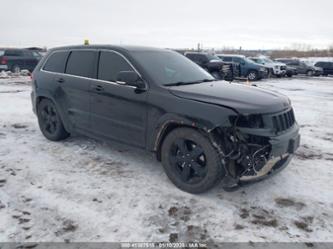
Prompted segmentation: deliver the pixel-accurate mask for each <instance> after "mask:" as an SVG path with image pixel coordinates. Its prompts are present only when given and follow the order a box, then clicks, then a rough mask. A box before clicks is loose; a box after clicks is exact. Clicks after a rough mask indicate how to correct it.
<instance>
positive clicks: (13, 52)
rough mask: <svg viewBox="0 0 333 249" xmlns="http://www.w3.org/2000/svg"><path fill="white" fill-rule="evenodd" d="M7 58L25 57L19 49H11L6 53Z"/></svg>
mask: <svg viewBox="0 0 333 249" xmlns="http://www.w3.org/2000/svg"><path fill="white" fill-rule="evenodd" d="M5 56H23V52H22V51H21V50H18V49H9V50H6V51H5Z"/></svg>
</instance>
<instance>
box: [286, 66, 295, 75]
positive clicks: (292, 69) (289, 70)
mask: <svg viewBox="0 0 333 249" xmlns="http://www.w3.org/2000/svg"><path fill="white" fill-rule="evenodd" d="M297 74H298V72H297V69H296V68H295V67H292V66H288V65H287V67H286V76H288V77H293V76H294V75H297Z"/></svg>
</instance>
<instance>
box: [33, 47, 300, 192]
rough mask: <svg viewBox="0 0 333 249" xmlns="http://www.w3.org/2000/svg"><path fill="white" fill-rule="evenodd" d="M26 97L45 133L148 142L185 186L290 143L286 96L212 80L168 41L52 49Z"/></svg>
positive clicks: (229, 172)
mask: <svg viewBox="0 0 333 249" xmlns="http://www.w3.org/2000/svg"><path fill="white" fill-rule="evenodd" d="M31 98H32V104H33V110H34V112H35V113H36V114H37V117H38V123H39V126H40V129H41V131H42V133H43V135H44V136H45V137H46V138H48V139H50V140H52V141H59V140H62V139H65V138H67V137H68V136H69V135H70V134H82V135H87V136H91V137H94V138H99V139H102V140H107V141H119V142H122V143H125V144H130V145H133V146H137V147H139V148H143V149H146V150H147V151H151V152H154V153H156V156H157V159H158V160H160V161H162V165H163V167H164V169H165V172H166V174H167V176H168V177H169V179H170V180H171V181H172V182H173V183H174V184H175V185H176V186H178V187H179V188H180V189H182V190H184V191H187V192H191V193H200V192H204V191H206V190H208V189H210V188H212V187H213V186H214V185H216V184H217V183H219V182H220V181H221V180H222V184H223V186H224V187H225V188H228V189H230V188H235V187H237V186H239V185H242V184H247V183H250V182H255V181H258V180H261V179H264V178H266V177H267V176H270V175H273V174H274V173H277V172H279V171H280V170H282V169H283V168H284V167H286V166H287V165H288V163H289V161H290V160H291V158H292V156H293V154H294V152H295V150H296V149H297V147H298V146H299V139H300V137H299V127H298V124H297V122H296V120H295V116H294V112H293V109H292V106H291V102H290V100H289V99H288V97H286V96H284V95H280V94H278V93H275V92H270V91H267V90H263V89H260V88H258V87H252V86H247V85H241V84H229V83H227V82H225V81H217V80H216V79H214V77H213V76H211V75H210V74H209V73H208V72H206V71H205V70H204V69H202V68H201V67H199V66H198V65H197V64H195V63H194V62H192V61H191V60H189V59H187V58H186V57H185V56H183V55H181V54H179V53H177V52H175V51H171V50H165V49H156V48H145V47H132V46H106V45H104V46H97V45H96V46H90V45H89V46H71V47H62V48H57V49H52V50H50V51H49V52H48V53H47V55H45V57H43V59H42V60H41V62H40V63H39V64H38V66H37V67H36V69H35V70H34V72H33V75H32V93H31Z"/></svg>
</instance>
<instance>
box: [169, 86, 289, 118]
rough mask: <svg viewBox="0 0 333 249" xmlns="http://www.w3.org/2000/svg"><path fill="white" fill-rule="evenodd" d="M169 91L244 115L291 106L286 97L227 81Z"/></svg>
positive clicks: (279, 109) (174, 88) (179, 87)
mask: <svg viewBox="0 0 333 249" xmlns="http://www.w3.org/2000/svg"><path fill="white" fill-rule="evenodd" d="M169 91H170V92H171V93H172V94H174V95H176V96H178V97H181V98H186V99H192V100H197V101H202V102H206V103H211V104H216V105H220V106H225V107H229V108H231V109H234V110H236V111H237V112H239V113H241V114H244V115H245V114H259V113H261V114H264V113H274V112H279V111H282V110H285V109H286V108H288V107H289V106H290V102H289V99H288V97H287V96H285V95H282V94H279V93H276V92H272V91H267V90H264V89H261V88H259V87H254V86H247V85H241V84H236V83H232V84H230V83H227V82H226V81H214V82H206V83H200V84H190V85H183V86H174V87H170V88H169Z"/></svg>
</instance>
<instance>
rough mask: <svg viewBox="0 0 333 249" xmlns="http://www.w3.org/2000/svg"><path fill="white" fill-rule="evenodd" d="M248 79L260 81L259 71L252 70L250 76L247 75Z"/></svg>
mask: <svg viewBox="0 0 333 249" xmlns="http://www.w3.org/2000/svg"><path fill="white" fill-rule="evenodd" d="M247 78H248V80H250V81H256V80H258V79H259V75H258V72H257V71H254V70H251V71H250V72H249V73H248V74H247Z"/></svg>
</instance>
